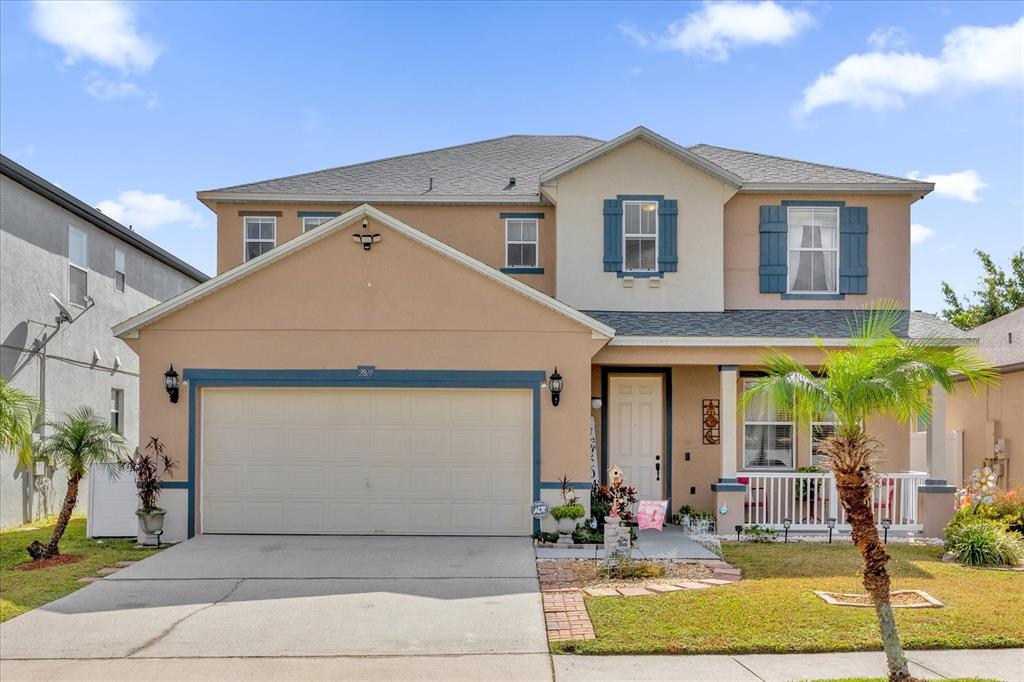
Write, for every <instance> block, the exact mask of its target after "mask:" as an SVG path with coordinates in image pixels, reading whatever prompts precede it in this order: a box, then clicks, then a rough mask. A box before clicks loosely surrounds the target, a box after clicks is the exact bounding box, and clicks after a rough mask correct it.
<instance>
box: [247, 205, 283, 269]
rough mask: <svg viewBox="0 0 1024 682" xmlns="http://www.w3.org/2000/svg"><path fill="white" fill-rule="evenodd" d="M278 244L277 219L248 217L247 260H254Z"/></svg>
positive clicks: (271, 217)
mask: <svg viewBox="0 0 1024 682" xmlns="http://www.w3.org/2000/svg"><path fill="white" fill-rule="evenodd" d="M276 243H277V218H275V217H273V216H246V218H245V260H252V259H253V258H256V257H257V256H261V255H263V254H264V253H266V252H267V251H270V250H271V249H272V248H274V244H276Z"/></svg>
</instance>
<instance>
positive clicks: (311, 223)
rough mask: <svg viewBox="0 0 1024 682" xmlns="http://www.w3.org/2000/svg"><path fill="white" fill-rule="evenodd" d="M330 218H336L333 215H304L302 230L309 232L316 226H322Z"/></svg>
mask: <svg viewBox="0 0 1024 682" xmlns="http://www.w3.org/2000/svg"><path fill="white" fill-rule="evenodd" d="M328 220H334V218H333V217H332V216H324V215H318V216H308V215H307V216H303V217H302V231H303V232H309V231H310V230H312V229H313V228H314V227H320V226H321V225H323V224H324V223H326V222H327V221H328Z"/></svg>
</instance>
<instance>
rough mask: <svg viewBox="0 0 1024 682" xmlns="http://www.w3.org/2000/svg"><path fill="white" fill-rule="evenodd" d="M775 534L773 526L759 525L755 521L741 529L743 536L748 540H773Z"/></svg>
mask: <svg viewBox="0 0 1024 682" xmlns="http://www.w3.org/2000/svg"><path fill="white" fill-rule="evenodd" d="M777 536H778V533H776V532H775V529H774V528H769V527H768V526H759V525H757V524H756V523H755V524H753V525H751V526H747V527H745V528H744V529H743V537H745V538H746V539H747V540H748V541H750V542H775V538H776V537H777Z"/></svg>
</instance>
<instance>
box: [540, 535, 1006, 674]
mask: <svg viewBox="0 0 1024 682" xmlns="http://www.w3.org/2000/svg"><path fill="white" fill-rule="evenodd" d="M723 550H724V552H725V559H726V560H727V561H729V562H730V563H732V564H733V565H734V566H738V567H740V568H742V569H743V580H742V581H740V582H739V583H736V584H734V585H727V586H724V587H716V588H713V589H706V590H699V591H689V590H687V591H682V592H672V593H669V594H664V595H656V596H651V597H587V598H586V604H587V610H588V611H589V613H590V618H591V620H592V621H593V623H594V630H595V632H596V633H597V639H596V640H592V641H578V642H556V643H553V644H552V645H551V646H552V650H553V651H555V652H556V653H570V652H575V653H580V654H677V653H687V654H747V653H781V652H815V651H819V652H820V651H866V650H879V649H881V642H880V640H879V637H878V627H877V625H876V621H875V614H874V610H873V609H866V608H849V607H838V606H829V605H828V604H825V603H824V602H823V601H821V600H820V599H819V598H818V597H817V596H816V595H815V594H814V593H813V590H816V589H817V590H831V591H839V592H860V593H863V588H862V586H861V584H860V578H859V577H858V570H859V567H860V556H859V554H858V553H857V550H856V548H854V547H853V546H852V545H850V544H841V545H827V544H810V543H793V544H781V543H777V544H766V545H753V544H742V545H738V544H728V545H723ZM889 552H890V553H891V554H892V555H893V559H894V560H893V561H892V562H891V563H890V564H889V566H890V568H891V570H892V573H893V575H894V580H893V589H901V588H902V589H907V588H913V589H920V590H924V591H925V592H928V593H929V594H931V595H932V596H934V597H936V598H937V599H938V600H939V601H941V602H943V603H944V604H945V605H946V606H945V608H941V609H896V618H897V621H898V623H899V626H900V634H901V636H902V639H903V644H904V646H906V647H907V648H908V649H938V648H943V649H946V648H948V649H958V648H969V647H971V648H992V647H1019V646H1024V618H1020V614H1021V613H1024V574H1022V573H1012V572H1007V571H986V570H978V569H969V568H963V567H960V566H956V565H954V564H944V563H942V562H941V561H939V557H940V556H941V555H942V548H941V547H932V546H927V547H926V546H918V545H890V547H889Z"/></svg>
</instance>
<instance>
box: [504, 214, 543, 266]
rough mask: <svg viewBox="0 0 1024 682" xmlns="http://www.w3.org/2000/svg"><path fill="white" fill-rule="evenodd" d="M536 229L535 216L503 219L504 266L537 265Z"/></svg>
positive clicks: (537, 229)
mask: <svg viewBox="0 0 1024 682" xmlns="http://www.w3.org/2000/svg"><path fill="white" fill-rule="evenodd" d="M538 231H539V228H538V221H537V219H536V218H507V219H506V220H505V266H506V267H509V268H535V267H537V262H538V261H537V234H538Z"/></svg>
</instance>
